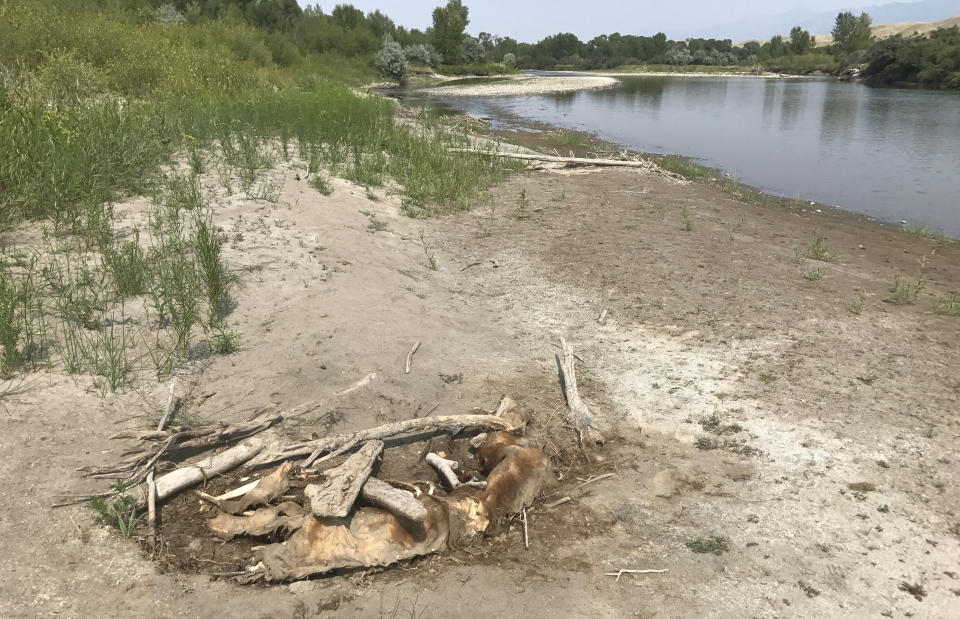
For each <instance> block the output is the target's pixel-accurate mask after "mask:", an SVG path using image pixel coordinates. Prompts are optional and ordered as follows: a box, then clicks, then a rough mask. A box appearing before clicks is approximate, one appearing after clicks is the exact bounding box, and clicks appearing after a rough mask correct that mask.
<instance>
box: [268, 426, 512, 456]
mask: <svg viewBox="0 0 960 619" xmlns="http://www.w3.org/2000/svg"><path fill="white" fill-rule="evenodd" d="M467 429H477V430H508V431H509V430H513V429H514V428H513V426H512V425H511V424H510V422H509V421H506V420H504V419H501V418H499V417H494V416H493V415H450V416H447V417H423V418H420V419H408V420H406V421H399V422H397V423H390V424H387V425H384V426H378V427H376V428H369V429H367V430H360V431H359V432H354V433H352V434H335V435H333V436H326V437H323V438H319V439H316V440H313V441H306V442H303V443H292V444H287V445H279V446H273V447H270V448H269V449H265V450H264V451H263V453H261V454H259V455H258V456H257V457H256V458H254V459H252V460H251V461H250V463H249V465H250V466H262V465H264V464H270V463H272V462H279V461H281V460H289V459H291V458H299V457H300V456H306V455H308V454H313V453H315V452H316V453H320V452H324V451H327V452H334V451H336V450H337V449H340V448H341V447H343V446H344V445H347V444H349V443H350V442H353V441H356V442H357V443H362V442H366V441H372V440H381V441H386V440H391V439H398V438H403V437H408V436H416V435H420V434H425V433H429V432H441V431H442V432H453V433H454V434H456V433H457V432H460V431H462V430H467Z"/></svg>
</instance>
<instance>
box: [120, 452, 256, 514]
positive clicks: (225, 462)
mask: <svg viewBox="0 0 960 619" xmlns="http://www.w3.org/2000/svg"><path fill="white" fill-rule="evenodd" d="M263 445H264V442H263V440H261V439H259V438H251V439H247V440H245V441H244V442H242V443H240V444H239V445H235V446H233V447H231V448H230V449H227V450H226V451H223V452H220V453H218V454H215V455H213V456H210V457H208V458H204V459H203V460H201V461H200V462H196V463H194V464H188V465H186V466H182V467H180V468H178V469H176V470H174V471H171V472H170V473H167V474H166V475H163V476H162V477H159V478H158V479H157V480H156V484H157V495H156V496H157V499H156V500H157V501H163V500H164V499H166V498H167V497H169V496H171V495H173V494H176V493H177V492H179V491H181V490H183V489H184V488H189V487H190V486H192V485H194V484H198V483H200V482H202V481H205V480H207V479H210V478H211V477H216V476H217V475H221V474H223V473H226V472H227V471H231V470H233V469H235V468H237V467H238V466H240V465H241V464H243V463H244V462H247V461H248V460H250V458H253V457H254V456H256V455H257V454H258V453H260V451H261V450H262V449H263ZM145 485H146V484H141V485H138V486H135V487H133V488H130V489H129V490H127V491H126V492H125V493H124V494H126V495H127V496H130V497H132V498H134V499H136V501H137V506H138V507H139V508H143V507H144V506H145V505H146V504H147V491H146V488H145Z"/></svg>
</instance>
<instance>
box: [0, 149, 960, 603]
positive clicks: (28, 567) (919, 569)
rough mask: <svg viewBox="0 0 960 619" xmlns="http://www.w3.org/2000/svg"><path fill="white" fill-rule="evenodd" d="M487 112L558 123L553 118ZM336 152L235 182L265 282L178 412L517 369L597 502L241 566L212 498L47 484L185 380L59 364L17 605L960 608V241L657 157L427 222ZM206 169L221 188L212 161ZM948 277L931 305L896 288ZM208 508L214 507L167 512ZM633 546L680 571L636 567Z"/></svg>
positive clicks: (504, 376) (329, 426)
mask: <svg viewBox="0 0 960 619" xmlns="http://www.w3.org/2000/svg"><path fill="white" fill-rule="evenodd" d="M486 137H487V139H494V138H499V139H502V140H503V141H509V142H512V143H513V144H517V145H522V146H527V147H529V148H535V149H538V150H541V151H549V150H550V149H551V148H552V143H551V141H550V138H551V135H550V134H549V133H546V132H545V133H515V134H507V133H490V134H489V135H487V136H486ZM571 148H574V147H571ZM589 148H591V146H588V145H582V146H576V147H575V149H576V151H575V154H577V155H580V156H582V155H585V154H586V153H587V150H588V149H589ZM305 165H306V163H305V162H302V161H297V160H294V161H291V162H286V163H280V164H279V165H278V167H277V168H276V169H275V170H273V171H272V172H271V174H272V175H273V181H272V182H274V183H275V184H276V186H277V187H280V188H281V189H280V190H279V193H278V195H277V196H276V199H275V200H274V201H266V200H261V199H253V198H250V197H247V196H244V195H242V194H239V193H238V194H230V195H225V194H223V193H221V194H219V195H212V196H211V198H210V199H211V200H212V201H213V202H214V213H213V223H214V225H216V226H218V227H219V228H221V229H223V230H228V231H230V234H229V239H230V241H229V243H227V244H226V246H225V248H224V251H225V255H226V258H227V260H228V262H229V264H231V265H232V267H233V268H234V269H235V270H236V271H237V273H239V274H240V277H241V283H242V287H241V288H240V289H239V292H238V296H237V299H236V301H237V307H236V308H235V309H234V311H233V312H232V313H231V314H230V316H229V320H230V324H231V326H232V328H235V329H236V330H237V332H238V333H240V334H241V341H242V347H241V349H240V350H238V351H236V352H234V353H232V354H230V355H224V356H216V357H213V358H211V359H208V360H206V361H204V362H203V363H202V364H198V365H196V366H191V367H188V368H184V369H183V370H182V373H181V375H180V376H179V377H178V381H179V385H180V387H179V389H180V393H181V395H182V396H183V404H182V406H181V409H180V411H179V412H178V413H177V417H176V418H175V419H176V420H177V421H178V423H179V422H180V420H185V421H184V422H193V423H199V422H213V421H219V420H237V419H243V418H246V417H248V416H249V415H250V412H251V410H252V409H261V408H268V407H279V408H281V409H286V410H289V409H290V408H292V407H294V406H298V405H300V404H302V403H303V402H310V401H320V402H323V403H324V404H325V406H324V407H322V408H319V409H318V410H316V411H313V412H312V413H311V414H310V415H309V416H304V417H301V418H300V419H298V422H297V423H296V424H287V425H285V426H284V427H283V431H284V432H286V433H289V435H290V437H303V438H308V437H310V436H313V435H314V434H315V433H316V434H320V435H322V434H328V433H331V432H340V431H353V430H357V429H361V428H366V427H372V426H374V425H378V424H381V423H385V422H393V421H400V420H404V419H409V418H413V417H424V416H439V415H448V414H457V413H463V412H466V411H468V410H471V409H472V408H473V407H487V408H492V407H494V406H495V405H496V403H497V402H498V401H499V398H500V396H502V395H503V394H510V395H511V396H512V397H514V398H516V399H517V400H519V401H520V402H521V403H522V404H523V405H524V406H526V407H527V408H528V409H529V410H530V412H531V423H530V426H529V428H530V429H529V430H528V432H529V433H528V436H529V437H530V438H531V439H532V440H533V441H535V444H536V445H537V446H542V447H543V448H544V450H545V451H546V452H547V453H548V454H549V455H550V457H551V458H552V459H553V461H554V463H555V464H556V466H557V471H558V473H561V474H562V479H559V480H558V484H559V485H558V488H557V490H556V491H555V492H556V494H555V495H554V496H553V497H551V498H550V499H548V500H549V501H553V500H556V497H565V496H569V497H571V500H570V501H568V502H566V503H564V504H561V505H558V506H556V507H553V508H548V507H546V501H547V500H545V501H542V502H540V503H538V504H537V505H536V506H535V507H534V508H533V509H531V510H530V513H529V516H530V520H529V531H530V533H529V535H530V544H529V548H525V547H524V543H523V541H522V538H521V533H520V527H517V526H514V527H512V528H511V529H509V530H506V531H504V532H502V533H500V534H498V535H496V536H492V537H490V538H488V539H485V540H484V541H483V544H482V545H479V544H478V545H475V546H468V547H466V548H455V549H452V550H450V551H444V552H443V553H440V554H437V555H435V556H432V557H427V558H424V559H419V560H413V561H407V562H404V563H402V564H400V565H397V566H394V567H391V568H389V569H386V570H383V571H380V570H370V571H354V572H347V573H343V574H334V575H331V576H328V577H324V578H317V579H314V580H310V581H304V582H297V583H293V584H291V585H288V586H287V585H272V586H263V587H244V586H240V585H237V584H235V583H233V582H232V581H231V580H230V578H231V576H230V575H231V574H237V573H238V572H243V571H244V570H245V569H246V567H247V566H248V565H249V564H250V560H249V557H247V556H243V557H242V559H243V560H239V561H238V560H237V556H238V553H237V551H236V550H234V551H233V554H230V550H229V549H230V547H228V546H227V545H225V544H222V543H220V542H217V543H216V544H214V543H213V542H212V541H211V540H210V537H209V535H208V534H207V533H206V529H205V527H206V526H207V525H206V523H205V522H206V521H205V518H204V516H203V514H202V513H201V509H202V506H203V504H201V503H200V501H199V500H198V499H197V498H196V496H195V495H193V494H191V493H184V494H183V495H181V496H180V497H179V499H178V501H179V502H178V503H177V504H175V505H174V504H172V503H170V504H166V505H164V507H163V510H164V512H163V515H165V516H166V519H165V520H164V521H162V522H164V523H166V525H162V526H161V530H160V534H159V539H160V540H161V542H162V543H161V545H159V546H158V548H159V549H160V550H159V551H158V552H157V555H156V556H155V557H151V555H149V554H143V553H141V552H140V551H139V548H138V546H137V545H136V544H135V543H132V542H128V541H127V540H123V539H121V538H120V537H119V536H118V535H115V534H114V533H113V532H111V531H108V530H106V529H104V528H103V527H102V526H100V525H98V524H97V523H96V522H95V521H94V519H93V515H92V513H91V512H90V510H88V509H86V508H85V507H83V506H76V507H72V508H64V509H61V510H55V511H50V510H48V509H47V508H46V507H47V505H48V504H49V502H50V497H51V496H53V495H54V494H56V493H60V492H65V491H73V492H83V491H94V490H100V489H102V488H103V485H104V484H103V483H100V482H96V481H93V480H90V479H84V478H80V477H79V476H78V475H77V472H76V469H78V468H79V467H82V466H90V465H96V464H101V463H102V462H103V460H104V459H105V458H106V457H107V456H109V454H112V453H114V452H115V451H116V450H118V449H120V448H121V447H120V445H121V444H120V443H118V442H117V441H111V440H108V439H107V436H109V435H110V434H112V433H113V432H115V431H119V430H131V431H133V430H137V429H140V428H143V427H148V426H149V425H150V420H152V419H153V418H154V416H155V415H156V412H157V411H158V410H161V408H162V406H163V404H164V402H165V398H166V387H165V383H161V382H158V381H157V380H156V378H155V377H154V376H153V375H152V374H150V373H147V372H144V373H143V375H142V376H140V377H139V379H138V381H139V382H138V384H137V388H136V389H135V390H131V391H129V392H127V393H117V394H109V393H106V394H102V395H101V394H99V393H98V391H97V389H96V388H95V385H94V383H93V380H92V379H91V378H90V377H85V376H71V375H67V374H66V373H64V372H62V371H59V370H57V369H56V368H50V369H49V370H47V371H46V372H45V373H44V374H42V375H39V374H38V375H37V377H36V378H32V379H31V382H29V383H28V384H27V386H28V387H29V388H28V389H26V390H25V391H23V392H22V393H20V394H17V393H16V392H14V391H7V392H6V393H7V394H8V395H7V396H6V399H5V400H4V401H3V405H4V406H5V407H6V410H5V412H6V415H5V416H4V417H3V418H2V420H0V428H2V432H0V447H3V448H4V453H5V455H6V457H7V462H8V466H7V467H5V468H4V469H3V470H0V483H2V484H3V486H4V488H5V489H6V491H5V492H4V493H3V494H2V496H0V514H2V515H3V518H2V519H0V569H3V571H4V573H5V574H6V575H7V576H6V578H7V580H6V583H5V584H6V587H7V588H6V591H7V592H8V593H6V595H0V616H49V615H51V614H58V615H60V616H100V615H103V614H104V611H103V609H104V608H107V609H114V611H115V613H116V614H127V615H133V616H140V615H162V616H207V615H223V614H229V615H231V616H235V617H251V618H255V617H261V616H278V617H291V616H319V615H321V614H322V613H324V612H333V611H336V612H337V613H339V614H342V615H344V616H400V614H410V615H417V616H425V617H429V616H444V615H454V616H458V615H460V614H463V613H464V609H468V611H469V612H470V613H472V614H473V615H475V616H479V617H493V616H519V615H523V616H528V617H552V616H554V615H555V614H556V611H555V609H557V608H563V609H564V612H565V613H566V614H568V615H571V616H584V617H609V616H628V615H631V614H632V615H634V616H661V615H667V616H701V615H716V616H792V615H795V616H834V615H837V614H843V615H850V616H877V615H881V614H882V615H885V616H905V615H907V616H909V615H914V616H953V615H955V614H956V612H957V609H958V600H960V594H958V593H957V591H960V589H958V586H960V585H958V582H957V580H956V556H957V553H958V552H960V521H958V517H957V514H958V513H960V493H958V492H957V490H956V487H955V486H953V485H952V484H953V482H952V480H954V479H956V478H957V476H958V475H960V457H958V453H957V448H956V444H957V438H958V426H957V396H958V393H960V383H958V381H957V378H956V373H955V372H954V371H953V368H956V367H957V366H958V364H960V347H958V345H957V344H958V342H960V318H957V317H954V316H946V315H940V314H938V313H936V312H935V311H934V310H933V308H934V307H935V303H936V302H937V300H938V299H939V298H940V297H941V296H942V295H944V294H945V293H946V292H947V291H951V290H960V268H958V265H960V247H958V246H956V245H954V244H951V243H948V242H945V241H943V240H940V239H931V238H920V237H918V236H916V235H910V234H908V233H906V232H904V231H902V230H898V229H896V228H895V227H893V226H887V225H881V224H877V223H873V222H868V221H866V220H864V219H863V218H859V217H856V216H853V215H850V214H846V213H842V212H832V211H828V212H824V213H820V212H818V211H817V210H816V209H810V208H800V207H798V208H794V209H787V208H772V207H771V208H767V207H761V206H757V205H753V204H747V203H744V202H742V201H740V200H738V199H737V198H736V197H735V196H732V195H731V194H728V193H723V192H721V191H720V190H719V189H717V188H716V187H713V186H711V185H708V184H700V183H678V182H676V181H675V180H674V179H672V178H670V177H668V176H664V175H660V174H656V173H655V171H654V170H652V169H651V170H628V169H604V168H581V169H559V170H558V169H550V170H539V171H531V172H529V173H526V174H518V175H517V176H515V177H513V178H512V179H511V180H509V181H508V182H505V183H503V184H501V185H499V186H496V187H493V188H491V190H490V191H489V192H488V193H487V194H485V195H486V199H485V201H484V203H483V204H482V205H481V206H480V207H478V208H477V209H475V210H474V211H471V212H460V213H456V214H451V215H447V216H443V217H437V218H432V219H427V220H417V219H412V218H409V217H406V216H404V215H403V203H402V198H401V196H399V195H397V194H395V193H394V192H392V191H385V190H381V189H376V188H373V189H370V188H365V187H362V186H359V185H355V184H354V183H351V182H349V181H347V180H344V179H338V178H331V180H330V183H331V187H332V189H333V193H332V194H330V195H324V194H320V193H319V192H318V191H317V190H316V189H314V188H313V187H311V186H310V185H309V183H308V182H307V181H306V179H305V178H304V177H303V176H302V174H303V167H304V166H305ZM203 185H204V186H205V187H209V188H211V191H213V190H215V188H217V187H219V186H220V185H219V183H218V179H217V178H216V176H215V174H214V172H212V171H211V172H209V175H208V176H206V177H204V179H203ZM224 191H226V190H224ZM117 208H118V212H119V213H121V215H122V217H124V220H123V221H124V222H126V223H127V224H128V225H126V226H125V227H127V228H132V227H133V224H136V223H139V222H142V221H145V220H146V218H147V217H148V216H149V214H150V210H149V202H148V201H146V200H143V199H130V200H127V201H125V202H123V203H120V204H118V207H117ZM34 227H35V226H34ZM32 229H33V228H31V226H29V225H25V226H23V227H22V229H19V230H15V231H13V232H11V233H10V236H11V238H17V239H21V240H22V239H26V238H30V233H31V230H32ZM818 237H821V238H822V241H821V242H820V243H818V244H817V247H819V248H820V250H822V251H826V252H828V253H829V256H824V255H823V254H822V253H821V254H816V252H812V247H811V246H812V245H813V244H814V243H817V242H816V239H817V238H818ZM811 253H813V254H814V255H821V257H829V260H827V261H823V260H815V259H814V258H812V257H811ZM920 258H923V261H922V263H921V262H920V261H919V259H920ZM918 273H919V274H920V275H921V276H922V277H923V278H924V279H923V281H924V285H923V287H922V288H921V289H920V290H919V291H917V292H915V293H914V295H913V298H912V299H911V302H910V303H903V304H894V303H885V302H883V299H885V298H887V297H888V295H890V294H891V293H890V288H891V285H892V284H893V282H894V281H896V278H897V277H905V278H910V279H909V280H908V281H911V282H912V281H915V280H916V277H917V276H918ZM905 281H906V280H905ZM557 332H561V333H564V334H565V335H566V336H567V339H568V340H569V341H570V342H572V343H573V345H574V346H575V348H576V350H577V351H578V354H579V355H580V357H581V358H582V359H583V363H582V365H581V366H579V367H578V376H579V378H580V380H581V383H582V384H581V390H582V394H583V397H584V399H585V401H586V402H587V404H588V405H589V406H590V408H591V409H592V411H593V413H594V415H595V416H596V417H597V419H598V420H599V421H600V422H601V424H602V425H603V428H604V430H605V431H606V433H607V436H608V439H609V440H608V443H607V444H606V445H605V446H604V447H603V449H602V450H601V451H600V452H599V454H597V455H598V456H599V457H596V458H590V459H589V461H587V460H586V459H585V458H584V457H583V456H582V455H581V453H580V451H579V449H576V448H575V447H574V448H570V446H569V443H571V442H572V440H573V439H572V434H571V433H570V432H569V431H568V429H567V427H566V425H565V424H564V423H563V410H564V404H563V402H564V400H563V395H562V392H561V390H560V386H559V384H558V381H557V375H556V364H555V362H554V353H555V352H556V347H555V343H556V333H557ZM415 341H422V346H421V348H420V349H419V352H418V353H417V356H416V358H415V360H414V364H413V366H412V369H411V371H410V372H409V373H407V372H406V371H405V370H404V358H405V355H406V354H407V352H408V351H409V350H410V346H411V344H412V343H413V342H415ZM364 376H374V378H372V379H371V381H370V382H369V383H368V384H366V386H364V387H363V388H361V389H356V390H352V391H350V390H344V388H345V387H348V386H349V385H351V384H354V383H355V381H357V380H358V379H359V378H361V377H364ZM7 387H9V383H4V382H0V392H3V390H4V388H7ZM336 394H342V395H340V396H337V395H336ZM77 419H82V420H83V421H84V423H81V424H78V423H76V420H77ZM558 436H559V437H560V438H561V439H565V440H566V443H564V442H563V441H562V440H556V437H558ZM431 444H433V449H439V448H446V447H445V445H444V444H440V445H439V446H438V444H436V443H431ZM419 449H420V445H417V446H416V449H414V450H413V453H412V454H411V453H406V452H403V455H404V459H403V461H402V462H399V463H398V460H397V458H396V456H395V455H394V454H396V453H398V452H397V451H396V450H390V451H389V452H388V455H387V456H386V457H385V459H384V462H382V463H381V465H380V466H381V469H380V470H381V472H383V474H385V476H386V474H387V473H388V472H389V471H392V470H396V468H397V467H400V466H403V467H407V468H410V469H412V470H414V471H415V472H416V473H417V475H418V477H419V478H422V479H434V478H435V477H434V473H433V471H432V470H431V469H429V468H428V467H427V465H425V464H424V463H422V462H421V461H420V459H419V458H418V457H417V454H418V451H419ZM391 458H392V460H391ZM37 463H44V465H43V466H39V465H38V464H37ZM246 474H249V473H246V472H245V473H244V475H246ZM607 474H610V475H611V476H610V477H607V476H606V475H607ZM588 479H597V480H598V481H597V483H591V484H590V485H586V486H585V483H586V481H587V480H588ZM213 483H219V482H217V481H214V482H213ZM208 490H211V491H214V492H216V490H213V489H212V488H208ZM38 514H41V515H42V517H37V515H38ZM186 515H190V517H191V518H193V520H192V522H194V524H195V529H193V530H184V529H179V530H176V531H172V532H171V530H170V529H169V528H168V529H166V530H165V529H164V528H163V527H164V526H169V525H173V524H174V523H176V522H178V521H184V520H186ZM245 543H247V544H248V545H253V544H260V543H263V540H262V539H255V540H246V541H245ZM233 547H234V548H236V545H234V546H233ZM171 548H173V549H175V550H176V552H179V553H180V554H179V555H176V556H174V555H173V551H171V550H170V549H171ZM186 555H189V556H186ZM171 557H173V558H172V559H171ZM177 557H181V558H183V557H186V559H188V560H189V562H187V563H185V566H181V567H179V568H177V567H176V565H175V564H174V562H173V559H176V558H177ZM151 558H155V559H157V561H156V562H154V561H151ZM164 561H166V563H164ZM622 568H627V569H663V570H669V572H667V573H664V574H646V575H635V574H623V578H620V579H615V578H612V577H610V576H608V575H607V574H610V573H616V572H617V570H620V569H622ZM492 591H496V592H502V594H499V595H491V592H492ZM911 591H913V592H915V593H911ZM453 592H455V593H453ZM384 608H386V609H388V610H387V612H386V613H385V612H384ZM951 608H953V610H952V611H951V610H950V609H951ZM389 609H394V611H393V613H392V615H390V613H389ZM396 609H399V611H398V610H396ZM841 610H842V611H843V613H840V611H841Z"/></svg>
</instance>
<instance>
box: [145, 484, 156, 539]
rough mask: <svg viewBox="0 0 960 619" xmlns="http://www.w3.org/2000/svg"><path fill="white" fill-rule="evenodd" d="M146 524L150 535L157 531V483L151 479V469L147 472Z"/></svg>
mask: <svg viewBox="0 0 960 619" xmlns="http://www.w3.org/2000/svg"><path fill="white" fill-rule="evenodd" d="M147 524H149V525H150V535H154V534H155V533H156V532H157V484H156V482H155V481H153V469H150V472H149V473H147Z"/></svg>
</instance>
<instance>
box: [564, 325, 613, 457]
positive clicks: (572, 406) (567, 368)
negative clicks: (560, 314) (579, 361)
mask: <svg viewBox="0 0 960 619" xmlns="http://www.w3.org/2000/svg"><path fill="white" fill-rule="evenodd" d="M560 350H562V351H563V357H561V356H560V355H557V368H558V370H559V373H560V387H561V388H562V389H563V395H564V397H565V398H566V399H567V423H569V424H570V425H571V426H572V427H573V429H574V430H575V431H576V432H577V437H578V439H579V441H580V447H581V448H585V447H586V446H587V445H591V446H599V445H603V434H601V433H600V430H599V429H598V428H597V424H596V423H595V422H594V420H593V415H591V414H590V409H589V408H587V405H586V404H585V403H584V402H583V400H582V399H581V398H580V390H579V389H578V387H577V373H576V359H575V358H574V354H573V347H572V346H570V344H569V343H567V341H566V340H565V339H563V336H562V335H561V336H560Z"/></svg>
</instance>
